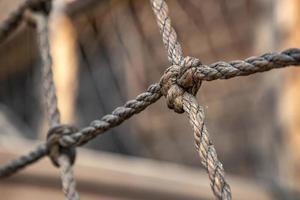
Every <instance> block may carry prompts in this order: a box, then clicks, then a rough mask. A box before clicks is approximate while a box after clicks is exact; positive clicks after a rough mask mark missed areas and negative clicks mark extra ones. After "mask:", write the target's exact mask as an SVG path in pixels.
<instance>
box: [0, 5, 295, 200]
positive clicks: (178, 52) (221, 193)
mask: <svg viewBox="0 0 300 200" xmlns="http://www.w3.org/2000/svg"><path fill="white" fill-rule="evenodd" d="M38 1H43V0H37V2H38ZM44 1H47V0H44ZM28 2H31V1H26V3H25V4H24V5H21V6H20V8H19V9H18V10H17V11H16V13H14V14H13V15H12V17H11V18H9V19H8V20H6V21H5V22H4V24H2V26H0V42H1V39H3V38H6V37H7V36H8V35H9V34H10V32H11V31H12V30H13V29H14V28H16V26H17V25H18V24H19V22H20V20H21V19H22V15H23V14H22V13H23V12H24V11H25V10H26V8H28V7H30V4H29V3H28ZM32 2H33V1H32ZM151 3H152V8H153V11H154V13H155V15H156V19H157V23H158V26H159V28H160V32H161V34H162V38H163V43H164V45H165V48H166V49H167V52H168V59H169V61H170V62H171V63H172V64H173V65H172V66H171V67H170V68H169V69H167V71H166V72H165V74H164V75H163V76H162V78H161V81H160V83H159V84H154V85H151V86H150V87H149V89H148V90H147V91H146V92H145V93H142V94H140V95H138V96H137V98H136V99H134V100H131V101H128V102H127V103H126V104H125V105H124V106H121V107H118V108H116V109H115V110H114V111H113V112H112V114H108V115H105V116H104V117H102V118H101V119H100V120H94V121H93V122H91V124H90V125H89V126H87V127H85V128H83V129H81V130H80V131H77V132H76V131H75V132H73V131H71V133H70V134H66V135H64V134H62V135H60V136H59V137H58V138H57V137H56V138H57V145H58V146H59V147H61V148H65V149H69V148H71V147H75V146H79V145H83V144H85V143H86V142H88V141H89V140H91V139H93V138H94V137H96V136H97V135H100V134H102V133H104V132H105V131H107V130H109V129H110V128H113V127H115V126H117V125H119V124H121V123H122V122H123V121H125V120H126V119H128V118H130V117H131V116H133V115H134V114H137V113H139V112H141V111H142V110H144V109H145V108H146V107H147V106H149V105H150V104H152V103H154V102H156V101H157V100H158V99H159V98H160V97H161V96H162V95H164V96H166V98H167V103H168V106H169V107H170V108H171V109H174V110H175V111H176V112H179V113H181V112H186V113H187V114H188V117H189V120H190V123H191V125H192V127H193V130H194V136H195V142H196V148H197V151H198V152H199V156H200V158H201V163H202V165H203V166H204V167H205V168H206V169H207V172H208V175H209V179H210V181H211V187H212V190H213V192H214V195H215V196H216V197H217V198H218V199H226V200H227V199H231V192H230V187H229V185H228V183H227V182H226V180H225V176H224V169H223V166H222V164H221V163H220V161H219V160H218V158H217V154H216V150H215V148H214V146H213V144H212V142H211V141H210V139H209V134H208V131H207V128H206V126H205V124H204V112H203V109H202V107H200V106H199V104H198V102H197V100H196V98H195V95H196V93H197V91H198V89H199V88H200V85H201V81H203V80H206V81H212V80H216V79H228V78H233V77H236V76H245V75H250V74H253V73H257V72H264V71H268V70H271V69H274V68H281V67H286V66H289V65H300V50H299V49H288V50H285V51H283V52H280V53H270V54H264V55H262V56H258V57H251V58H248V59H246V60H244V61H240V60H238V61H232V62H228V63H226V62H218V63H214V64H211V65H202V64H201V62H200V61H199V60H198V59H196V58H192V57H183V53H182V49H181V46H180V44H179V42H178V39H177V34H176V32H175V30H174V28H173V27H172V25H171V20H170V18H169V16H168V6H167V4H166V3H165V1H164V0H151ZM37 22H38V28H37V29H38V30H37V31H38V34H39V36H40V37H39V39H40V43H39V45H40V51H41V56H42V61H43V86H44V92H45V100H46V109H47V111H48V117H49V118H48V120H49V124H50V127H54V126H56V125H59V127H58V128H61V127H62V128H64V126H62V125H60V114H59V111H58V108H57V98H56V92H55V87H54V83H53V75H52V69H51V66H52V60H51V55H50V47H49V41H48V40H49V36H48V27H47V18H46V17H45V16H41V17H40V18H38V20H37ZM1 27H2V28H1ZM69 130H71V129H69ZM52 149H53V143H51V142H50V143H48V142H47V143H46V144H42V145H40V146H38V147H37V148H36V149H35V150H33V151H31V152H30V153H29V154H27V155H25V156H22V157H20V158H18V159H16V160H14V161H12V162H10V163H8V164H7V165H5V166H3V167H1V168H0V177H6V176H9V175H12V174H13V173H15V172H17V171H18V170H19V169H22V168H24V167H25V166H27V165H29V164H31V163H34V162H36V161H37V160H39V159H40V158H42V157H43V156H45V155H48V154H49V152H53V151H52ZM70 159H71V158H70V157H68V156H67V155H65V154H60V155H58V156H57V159H56V160H57V163H58V165H59V166H60V167H61V178H62V183H63V190H64V193H65V196H66V198H67V199H75V200H77V199H79V195H78V193H77V192H76V183H75V180H74V178H73V170H72V162H71V160H70Z"/></svg>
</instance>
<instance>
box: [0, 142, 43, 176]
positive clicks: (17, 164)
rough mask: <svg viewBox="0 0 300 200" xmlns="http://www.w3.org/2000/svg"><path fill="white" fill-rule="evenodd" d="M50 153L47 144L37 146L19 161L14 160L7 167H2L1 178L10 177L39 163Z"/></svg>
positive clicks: (0, 168) (0, 169)
mask: <svg viewBox="0 0 300 200" xmlns="http://www.w3.org/2000/svg"><path fill="white" fill-rule="evenodd" d="M47 153H48V147H47V145H45V144H41V145H39V146H37V147H36V148H35V149H34V150H32V151H30V152H29V153H28V154H26V155H23V156H20V157H19V158H18V159H15V160H12V161H10V162H9V163H7V164H6V165H4V166H2V167H0V178H5V177H9V176H11V175H13V174H15V173H16V172H17V171H19V170H21V169H23V168H25V167H26V166H28V165H30V164H32V163H35V162H37V161H38V160H40V159H41V158H43V157H44V156H46V155H47Z"/></svg>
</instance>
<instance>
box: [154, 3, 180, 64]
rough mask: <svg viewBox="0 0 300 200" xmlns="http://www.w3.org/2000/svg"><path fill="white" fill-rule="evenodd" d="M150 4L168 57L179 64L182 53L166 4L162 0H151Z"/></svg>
mask: <svg viewBox="0 0 300 200" xmlns="http://www.w3.org/2000/svg"><path fill="white" fill-rule="evenodd" d="M151 4H152V9H153V11H154V13H155V16H156V21H157V24H158V26H159V29H160V33H161V35H162V39H163V43H164V45H165V48H166V49H167V52H168V59H169V61H170V62H171V63H172V64H176V65H179V64H180V62H181V60H182V59H183V53H182V48H181V45H180V44H179V42H178V38H177V34H176V31H175V29H174V28H173V27H172V24H171V19H170V17H169V9H168V6H167V4H166V2H165V1H164V0H151Z"/></svg>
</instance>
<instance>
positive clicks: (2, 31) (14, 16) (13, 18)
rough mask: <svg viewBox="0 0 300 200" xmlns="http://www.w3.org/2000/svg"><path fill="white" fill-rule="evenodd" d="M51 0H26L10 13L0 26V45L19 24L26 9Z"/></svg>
mask: <svg viewBox="0 0 300 200" xmlns="http://www.w3.org/2000/svg"><path fill="white" fill-rule="evenodd" d="M47 1H51V0H26V1H24V2H22V3H21V4H20V5H19V6H18V8H17V9H16V10H15V11H13V12H11V14H10V15H9V16H8V18H7V19H5V20H4V21H3V22H2V23H1V25H0V43H2V42H3V41H5V40H6V39H7V38H8V37H9V36H10V35H11V34H12V33H13V32H14V31H15V30H16V29H17V27H18V26H19V25H20V24H21V22H22V20H23V16H24V13H25V11H26V10H27V9H31V8H35V7H37V6H38V5H39V4H41V3H43V2H47Z"/></svg>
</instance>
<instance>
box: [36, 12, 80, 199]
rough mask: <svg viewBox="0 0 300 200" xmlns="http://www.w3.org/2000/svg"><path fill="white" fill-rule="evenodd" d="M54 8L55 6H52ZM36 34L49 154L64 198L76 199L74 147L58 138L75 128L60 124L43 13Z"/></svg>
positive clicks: (45, 20) (37, 18) (38, 20)
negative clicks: (40, 63)
mask: <svg viewBox="0 0 300 200" xmlns="http://www.w3.org/2000/svg"><path fill="white" fill-rule="evenodd" d="M54 8H55V7H54ZM35 18H36V23H37V34H38V36H39V47H40V53H41V57H42V63H43V68H42V81H43V87H44V90H43V91H44V96H45V106H46V111H47V114H48V122H49V126H50V130H49V132H48V134H47V142H48V149H49V156H50V158H51V160H52V162H53V163H54V165H56V166H58V167H60V168H61V179H62V183H63V184H62V186H63V191H64V194H65V197H66V199H68V200H78V199H79V195H78V193H77V191H76V182H75V179H74V178H73V170H72V165H73V163H74V160H75V153H76V152H75V149H72V148H62V147H61V146H60V145H59V143H58V138H60V137H61V136H62V135H68V134H71V133H73V132H74V131H75V130H74V128H73V127H69V126H66V125H61V124H60V113H59V110H58V107H57V97H56V90H55V85H54V82H53V73H52V57H51V54H50V45H49V30H48V17H47V16H45V15H44V14H36V16H35Z"/></svg>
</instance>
